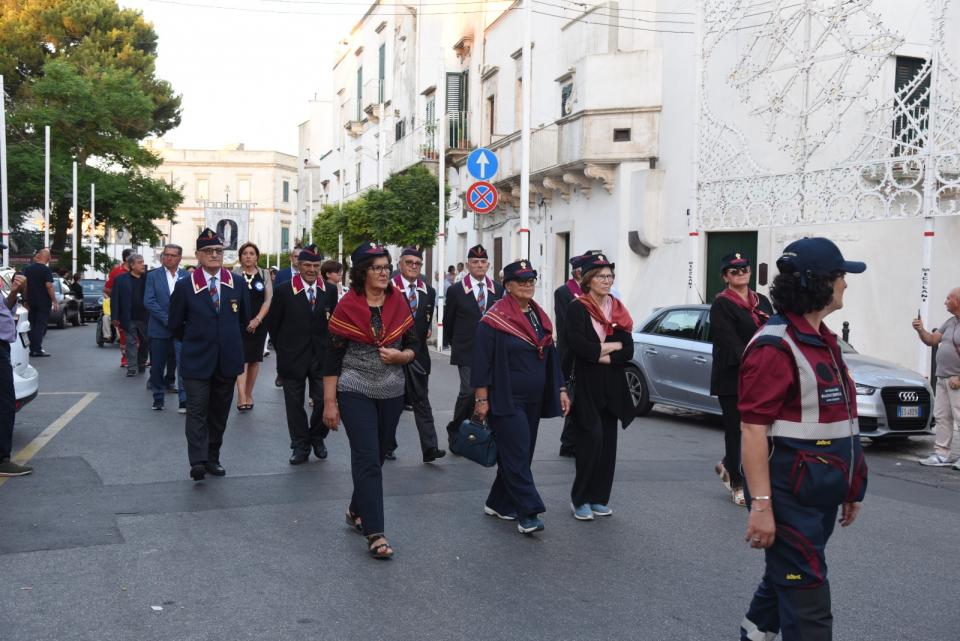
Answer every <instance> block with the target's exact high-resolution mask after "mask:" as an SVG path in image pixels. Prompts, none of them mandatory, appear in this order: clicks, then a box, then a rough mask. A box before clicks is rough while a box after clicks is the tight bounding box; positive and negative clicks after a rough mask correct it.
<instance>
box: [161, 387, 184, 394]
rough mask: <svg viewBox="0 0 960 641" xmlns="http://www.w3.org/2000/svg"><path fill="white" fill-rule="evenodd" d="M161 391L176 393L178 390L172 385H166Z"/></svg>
mask: <svg viewBox="0 0 960 641" xmlns="http://www.w3.org/2000/svg"><path fill="white" fill-rule="evenodd" d="M163 391H164V392H166V393H167V394H176V393H177V392H179V391H180V390H178V389H177V388H176V387H172V386H170V385H168V386H167V387H166V389H164V390H163Z"/></svg>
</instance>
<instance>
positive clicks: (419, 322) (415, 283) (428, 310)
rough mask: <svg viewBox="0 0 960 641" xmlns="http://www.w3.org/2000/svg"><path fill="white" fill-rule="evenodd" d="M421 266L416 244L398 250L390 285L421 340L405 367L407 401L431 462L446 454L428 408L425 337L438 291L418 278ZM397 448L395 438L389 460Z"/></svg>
mask: <svg viewBox="0 0 960 641" xmlns="http://www.w3.org/2000/svg"><path fill="white" fill-rule="evenodd" d="M422 267H423V252H422V251H421V250H420V248H419V247H407V248H405V249H404V250H402V251H401V252H400V273H399V274H397V275H396V276H394V277H393V286H394V287H395V288H396V289H397V291H398V292H400V293H401V294H403V297H404V298H405V299H406V301H407V305H408V306H409V307H410V314H412V315H413V327H414V330H415V331H416V332H417V338H418V339H420V347H419V349H418V350H417V357H416V359H414V361H413V363H411V364H410V365H408V366H406V367H404V368H403V369H404V375H405V377H406V390H405V391H406V397H407V402H408V403H410V405H411V406H412V407H413V418H414V421H415V422H416V424H417V432H418V433H419V434H420V449H421V451H422V452H423V462H424V463H430V462H432V461H435V460H437V459H438V458H443V457H444V456H446V454H447V453H446V451H445V450H441V449H439V448H438V447H437V446H438V442H437V428H436V425H434V422H433V408H432V407H430V398H429V392H428V390H429V381H430V349H429V348H428V347H427V339H428V338H430V334H431V333H432V331H431V329H430V323H431V322H432V321H433V314H434V308H435V307H436V303H437V290H435V289H434V288H433V287H431V286H430V285H428V284H427V283H426V282H424V280H423V279H422V278H420V270H421V268H422ZM396 449H397V444H396V441H394V443H393V447H392V448H391V449H390V451H389V452H388V453H387V458H388V459H391V460H392V459H393V458H396V457H395V456H394V454H393V452H394V450H396Z"/></svg>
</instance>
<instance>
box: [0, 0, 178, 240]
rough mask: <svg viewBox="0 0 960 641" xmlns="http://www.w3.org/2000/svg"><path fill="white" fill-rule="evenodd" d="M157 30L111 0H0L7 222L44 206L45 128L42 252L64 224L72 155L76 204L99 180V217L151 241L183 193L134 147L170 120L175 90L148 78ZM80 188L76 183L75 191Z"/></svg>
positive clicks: (173, 122) (63, 232)
mask: <svg viewBox="0 0 960 641" xmlns="http://www.w3.org/2000/svg"><path fill="white" fill-rule="evenodd" d="M156 57H157V35H156V33H155V32H154V30H153V27H152V26H151V25H150V24H149V23H147V22H146V21H145V20H144V19H143V15H142V14H141V13H140V12H139V11H135V10H131V9H121V8H120V7H118V6H117V3H116V2H115V1H114V0H0V73H2V74H3V76H4V82H5V85H6V90H7V96H6V97H5V98H6V99H7V114H8V115H7V135H8V140H9V145H8V170H9V180H10V186H11V190H10V206H11V225H12V226H18V225H19V224H21V223H22V220H23V217H24V215H25V214H26V213H27V212H29V211H31V210H34V209H38V208H39V209H42V207H43V139H44V127H45V126H49V127H50V128H51V134H52V135H51V138H52V143H51V200H52V201H53V202H52V208H51V212H50V226H51V235H52V239H53V240H52V243H51V244H52V249H53V252H54V253H55V254H59V253H62V251H63V249H64V246H65V245H66V239H67V233H68V231H69V229H70V224H71V221H70V215H69V210H70V207H71V205H72V193H71V187H72V162H73V161H74V160H76V161H77V163H78V166H79V168H78V192H79V193H78V196H79V204H80V207H81V209H85V208H88V207H89V187H88V185H89V184H90V183H91V182H95V183H96V184H97V220H98V221H102V222H104V223H106V225H107V226H109V227H112V228H123V229H126V230H128V231H129V232H130V236H131V239H132V241H133V242H144V241H148V242H153V241H156V240H157V239H158V238H159V235H160V232H159V229H157V227H156V225H155V224H154V221H156V220H160V219H164V218H166V219H172V218H173V216H174V215H175V211H176V207H177V206H178V205H179V204H180V203H181V202H182V199H183V198H182V195H181V194H180V192H179V191H178V190H177V189H176V188H174V187H173V186H171V185H167V184H166V183H165V182H163V181H162V180H159V179H156V178H153V177H151V176H150V171H151V170H152V169H154V168H155V167H157V166H158V165H159V164H160V158H159V157H158V156H156V155H155V154H153V153H152V152H151V151H150V150H149V149H146V148H145V147H143V146H142V145H141V142H142V141H143V140H144V139H146V138H147V137H150V136H161V135H163V134H164V133H166V132H167V131H170V130H171V129H173V128H174V127H176V126H177V125H178V124H179V123H180V96H178V95H176V94H175V93H174V91H173V88H172V87H171V86H170V84H169V83H168V82H166V81H164V80H161V79H159V78H157V77H156V75H155V64H156ZM80 186H82V188H81V187H80Z"/></svg>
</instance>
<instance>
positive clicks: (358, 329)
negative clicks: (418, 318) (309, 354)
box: [327, 289, 413, 347]
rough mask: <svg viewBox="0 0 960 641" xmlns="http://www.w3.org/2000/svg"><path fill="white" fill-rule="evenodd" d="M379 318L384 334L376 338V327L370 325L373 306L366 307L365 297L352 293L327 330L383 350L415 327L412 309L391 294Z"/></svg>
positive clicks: (384, 302)
mask: <svg viewBox="0 0 960 641" xmlns="http://www.w3.org/2000/svg"><path fill="white" fill-rule="evenodd" d="M380 315H381V318H382V320H383V331H381V332H380V333H379V334H377V333H375V332H374V331H373V324H372V323H371V322H370V320H371V319H370V316H371V314H370V305H369V304H368V303H367V298H366V296H362V295H360V294H357V293H356V292H355V291H353V290H352V289H351V290H350V291H348V292H347V293H346V294H345V295H344V297H343V298H341V299H340V302H339V303H337V307H336V308H335V309H334V310H333V315H332V316H331V317H330V321H329V324H328V326H327V327H328V329H329V330H330V333H331V334H336V335H337V336H342V337H343V338H346V339H348V340H351V341H356V342H358V343H367V344H368V345H376V346H378V347H383V346H384V345H389V344H391V343H393V342H394V341H396V340H397V339H399V338H400V337H401V336H403V333H404V332H406V331H407V330H408V329H409V328H410V326H411V325H413V316H411V315H410V308H409V307H408V306H407V301H406V300H405V299H404V298H403V296H394V295H390V294H389V293H388V294H387V296H386V298H385V299H384V301H383V307H382V308H381V309H380Z"/></svg>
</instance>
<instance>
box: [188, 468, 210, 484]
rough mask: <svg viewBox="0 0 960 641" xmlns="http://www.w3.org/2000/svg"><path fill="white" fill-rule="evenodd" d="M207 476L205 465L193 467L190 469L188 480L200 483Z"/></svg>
mask: <svg viewBox="0 0 960 641" xmlns="http://www.w3.org/2000/svg"><path fill="white" fill-rule="evenodd" d="M206 475H207V467H206V466H205V465H193V466H191V467H190V478H192V479H193V480H194V481H202V480H203V479H204V477H206Z"/></svg>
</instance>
